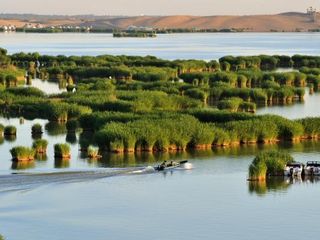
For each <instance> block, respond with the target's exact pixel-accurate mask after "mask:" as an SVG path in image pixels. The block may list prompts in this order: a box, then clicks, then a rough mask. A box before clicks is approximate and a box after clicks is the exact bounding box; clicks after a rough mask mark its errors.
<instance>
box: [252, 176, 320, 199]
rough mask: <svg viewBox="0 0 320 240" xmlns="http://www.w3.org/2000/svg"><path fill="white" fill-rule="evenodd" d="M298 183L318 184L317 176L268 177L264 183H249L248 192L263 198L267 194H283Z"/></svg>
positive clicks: (319, 180)
mask: <svg viewBox="0 0 320 240" xmlns="http://www.w3.org/2000/svg"><path fill="white" fill-rule="evenodd" d="M300 183H307V184H310V183H311V184H316V183H320V177H319V176H313V177H312V176H303V177H270V178H268V179H266V180H265V181H249V182H248V190H249V193H251V194H256V195H258V196H265V195H267V194H268V193H272V192H279V193H285V192H287V191H288V189H289V188H290V187H291V186H293V185H295V184H300Z"/></svg>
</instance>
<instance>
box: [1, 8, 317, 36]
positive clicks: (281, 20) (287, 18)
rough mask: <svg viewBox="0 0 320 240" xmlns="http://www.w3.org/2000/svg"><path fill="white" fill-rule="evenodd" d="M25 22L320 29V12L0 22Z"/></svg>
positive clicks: (8, 19)
mask: <svg viewBox="0 0 320 240" xmlns="http://www.w3.org/2000/svg"><path fill="white" fill-rule="evenodd" d="M26 23H41V24H42V25H43V26H57V25H72V26H92V27H94V28H104V29H106V28H108V29H110V28H123V29H126V28H128V27H129V26H141V27H153V28H197V29H230V28H235V29H244V30H245V31H253V32H269V31H286V32H291V31H297V30H299V31H308V30H310V29H320V14H319V13H318V14H317V20H316V21H314V19H313V18H312V17H311V16H310V15H309V14H307V13H295V12H291V13H282V14H276V15H244V16H187V15H177V16H136V17H127V16H123V17H111V16H93V15H84V16H64V17H63V16H56V17H54V16H48V17H46V16H40V15H39V16H38V15H25V17H18V15H16V14H11V15H4V14H2V15H0V25H7V24H13V25H16V26H17V27H21V26H23V25H25V24H26Z"/></svg>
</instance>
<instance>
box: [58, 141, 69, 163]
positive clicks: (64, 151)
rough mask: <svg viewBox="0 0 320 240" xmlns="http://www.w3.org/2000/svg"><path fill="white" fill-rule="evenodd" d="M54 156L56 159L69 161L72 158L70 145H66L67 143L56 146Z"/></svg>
mask: <svg viewBox="0 0 320 240" xmlns="http://www.w3.org/2000/svg"><path fill="white" fill-rule="evenodd" d="M54 156H55V157H56V158H65V159H69V158H70V157H71V154H70V145H69V144H66V143H62V144H55V145H54Z"/></svg>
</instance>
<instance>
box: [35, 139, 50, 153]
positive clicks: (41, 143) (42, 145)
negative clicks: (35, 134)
mask: <svg viewBox="0 0 320 240" xmlns="http://www.w3.org/2000/svg"><path fill="white" fill-rule="evenodd" d="M47 147H48V141H47V140H45V139H37V140H35V141H34V142H33V144H32V148H33V149H34V150H35V151H36V153H46V152H47Z"/></svg>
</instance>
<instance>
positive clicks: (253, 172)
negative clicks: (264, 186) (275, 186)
mask: <svg viewBox="0 0 320 240" xmlns="http://www.w3.org/2000/svg"><path fill="white" fill-rule="evenodd" d="M290 162H293V158H292V156H291V155H290V154H288V153H286V152H282V151H265V152H261V153H260V154H258V155H257V156H256V157H255V159H254V160H253V161H252V163H251V164H250V166H249V179H250V180H265V179H266V177H267V176H283V174H284V168H285V166H286V164H287V163H290Z"/></svg>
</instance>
